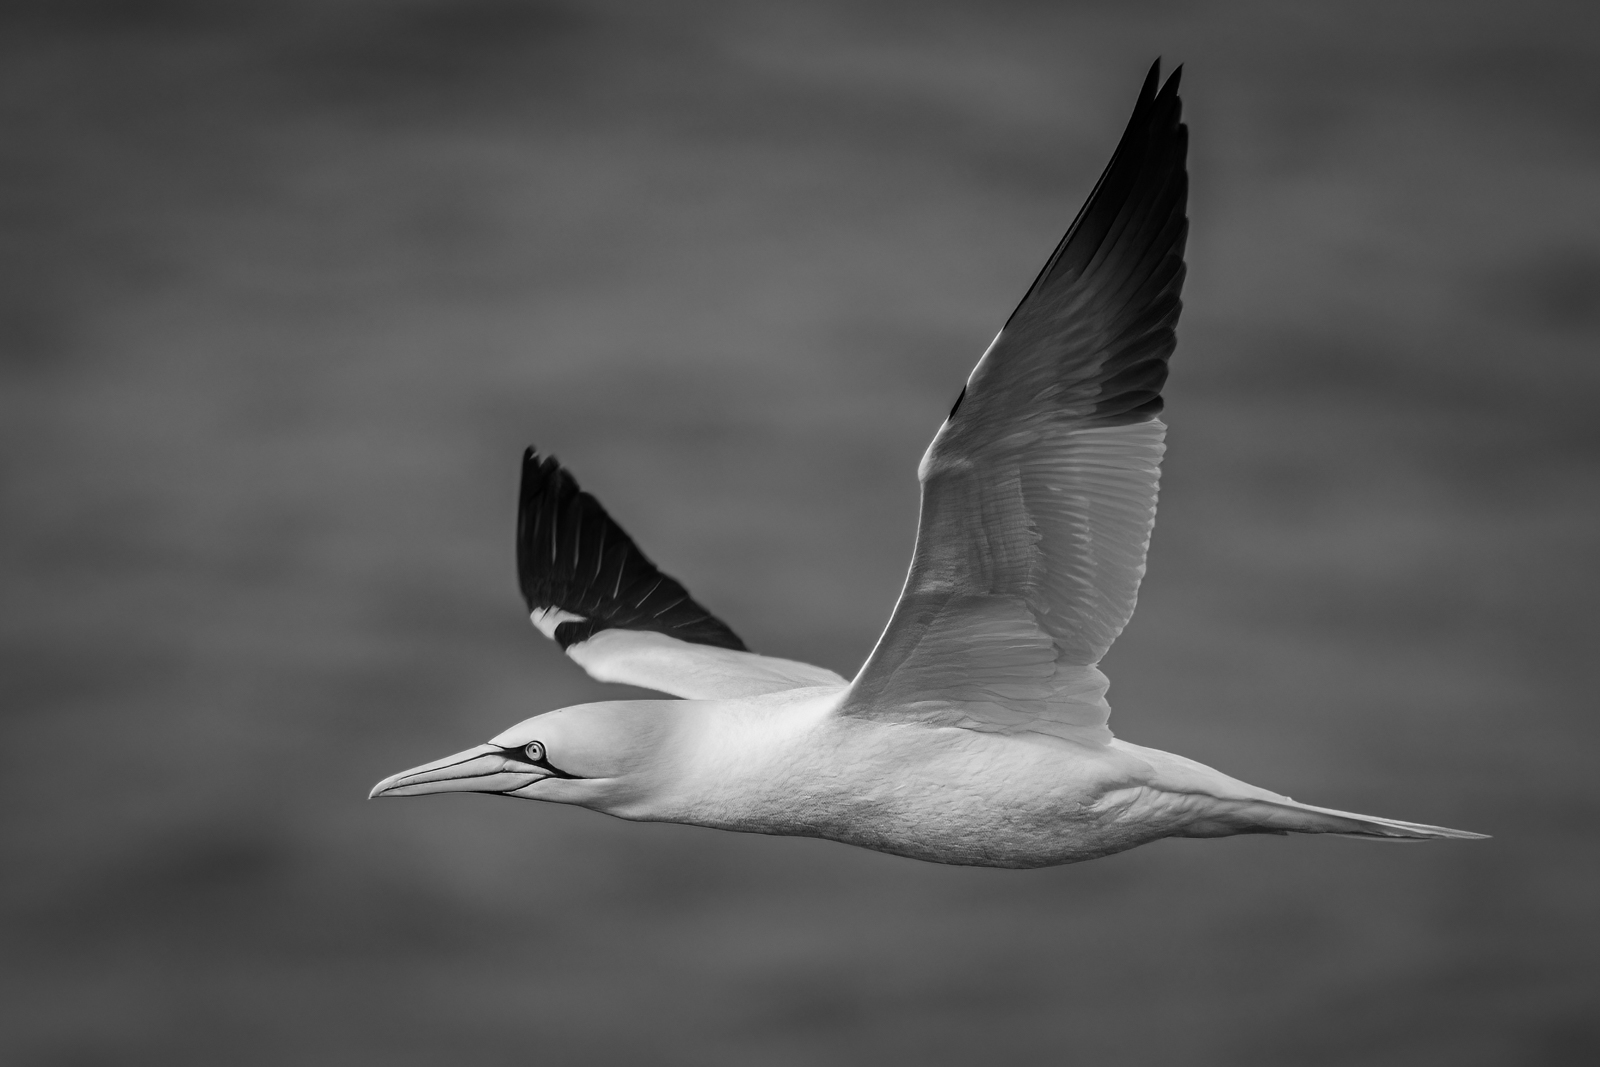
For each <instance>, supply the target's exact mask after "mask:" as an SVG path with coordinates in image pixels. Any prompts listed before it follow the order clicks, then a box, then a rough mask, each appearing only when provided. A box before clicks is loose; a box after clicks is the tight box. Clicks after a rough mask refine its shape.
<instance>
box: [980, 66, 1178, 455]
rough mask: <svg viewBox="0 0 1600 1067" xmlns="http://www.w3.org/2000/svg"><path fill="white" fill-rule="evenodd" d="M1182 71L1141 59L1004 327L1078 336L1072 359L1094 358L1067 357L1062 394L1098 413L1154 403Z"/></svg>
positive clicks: (1139, 414)
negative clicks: (1140, 73)
mask: <svg viewBox="0 0 1600 1067" xmlns="http://www.w3.org/2000/svg"><path fill="white" fill-rule="evenodd" d="M1182 71H1183V68H1182V66H1181V65H1180V66H1178V67H1176V68H1174V69H1173V71H1172V73H1171V75H1169V76H1168V78H1167V80H1166V82H1165V84H1162V83H1161V80H1160V78H1161V61H1160V59H1157V60H1156V61H1155V62H1154V63H1152V64H1151V65H1150V69H1149V71H1148V72H1147V73H1146V75H1145V80H1144V84H1143V86H1142V88H1141V89H1140V92H1139V98H1138V100H1137V102H1136V103H1135V104H1134V107H1133V113H1132V115H1131V116H1129V119H1128V124H1127V126H1126V128H1125V129H1124V130H1123V133H1122V137H1121V138H1120V139H1119V140H1118V142H1117V147H1116V149H1115V150H1114V151H1113V152H1112V154H1111V160H1110V162H1109V163H1108V164H1107V165H1106V168H1105V170H1104V171H1102V172H1101V174H1100V177H1099V179H1098V180H1097V181H1096V182H1095V185H1094V188H1093V190H1092V191H1091V192H1090V194H1089V197H1088V199H1087V200H1085V201H1084V204H1083V207H1082V208H1081V209H1080V210H1079V212H1078V215H1077V217H1076V218H1074V219H1073V221H1072V225H1071V226H1070V227H1068V229H1067V233H1066V236H1064V237H1063V238H1062V239H1061V241H1060V243H1059V244H1057V245H1056V248H1055V251H1054V252H1053V253H1052V254H1051V255H1050V257H1049V259H1047V260H1046V261H1045V265H1044V268H1043V269H1042V270H1041V271H1040V272H1039V275H1038V277H1037V278H1035V279H1034V282H1033V285H1032V286H1030V287H1029V289H1028V292H1027V294H1026V295H1024V297H1023V298H1022V302H1021V303H1019V304H1018V305H1017V308H1016V310H1015V311H1013V312H1012V314H1011V317H1010V318H1009V319H1008V320H1007V322H1006V326H1005V330H1004V331H1002V337H1004V336H1006V334H1007V333H1010V334H1012V339H1013V343H1015V344H1022V345H1054V344H1060V343H1062V338H1064V337H1067V336H1079V337H1083V336H1085V335H1087V338H1088V340H1087V342H1086V343H1087V344H1088V345H1090V346H1091V347H1089V348H1085V349H1079V350H1078V351H1080V352H1081V355H1080V356H1079V357H1078V358H1080V359H1089V360H1093V361H1094V362H1095V363H1096V364H1098V365H1097V366H1093V367H1092V369H1091V367H1090V366H1087V365H1085V364H1083V363H1076V364H1072V365H1071V373H1072V375H1073V381H1072V384H1071V385H1070V386H1068V387H1066V388H1065V389H1064V390H1063V392H1062V394H1061V395H1062V396H1063V397H1067V396H1072V397H1074V398H1075V400H1074V406H1075V408H1076V410H1078V411H1079V412H1080V414H1082V415H1086V416H1087V417H1090V418H1093V419H1094V420H1095V421H1096V422H1099V423H1122V422H1129V421H1143V420H1145V419H1149V418H1152V417H1154V415H1155V414H1156V413H1157V412H1159V411H1160V409H1161V404H1160V395H1161V387H1162V385H1163V384H1164V382H1165V379H1166V363H1167V359H1168V357H1170V356H1171V354H1172V351H1173V347H1174V345H1175V343H1176V338H1175V333H1174V328H1175V326H1176V325H1177V321H1178V314H1179V311H1180V310H1181V308H1182V302H1181V299H1180V295H1181V292H1182V287H1183V278H1184V273H1185V271H1184V266H1183V252H1184V245H1185V242H1186V239H1187V235H1188V221H1187V203H1188V187H1189V180H1188V171H1187V167H1186V162H1185V160H1186V157H1187V154H1188V143H1189V139H1188V127H1187V126H1185V125H1184V123H1183V100H1182V98H1181V97H1180V96H1179V95H1178V87H1179V86H1180V85H1181V83H1182ZM1158 86H1159V88H1158ZM1064 366H1066V365H1065V364H1064Z"/></svg>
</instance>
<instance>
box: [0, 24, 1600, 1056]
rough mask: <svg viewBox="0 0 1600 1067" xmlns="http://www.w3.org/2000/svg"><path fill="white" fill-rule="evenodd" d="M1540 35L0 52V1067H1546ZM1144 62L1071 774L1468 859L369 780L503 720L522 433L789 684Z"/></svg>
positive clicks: (649, 29) (1589, 165) (1558, 993)
mask: <svg viewBox="0 0 1600 1067" xmlns="http://www.w3.org/2000/svg"><path fill="white" fill-rule="evenodd" d="M1595 22H1596V19H1595V16H1594V13H1593V6H1592V5H1591V4H1587V3H1567V4H1558V3H1536V2H1524V3H1518V4H1506V3H1466V2H1451V3H1420V2H1404V0H1401V2H1396V0H1388V2H1383V3H1366V2H1352V3H1340V4H1311V3H1286V2H1261V3H1223V2H1217V3H1190V4H1175V3H1172V4H1161V3H1148V4H1145V3H1081V4H1074V3H1064V2H1057V3H1039V4H1011V3H1002V2H996V0H985V2H970V3H965V2H954V0H951V2H931V0H921V2H917V3H903V4H902V3H878V2H863V0H853V2H820V0H819V2H807V3H764V2H754V0H751V2H739V3H725V4H711V3H656V4H647V3H621V2H614V3H571V4H555V3H548V4H546V3H521V2H489V0H457V2H422V0H411V2H399V0H396V2H379V0H315V2H312V0H304V2H289V0H278V2H270V3H269V2H265V0H263V2H257V3H245V2H240V3H217V2H205V0H193V2H185V0H143V2H135V0H124V2H113V0H10V2H8V3H7V4H6V5H5V6H4V8H3V10H0V123H3V128H4V136H3V138H0V157H3V163H4V165H3V167H0V376H3V378H0V381H3V388H0V509H3V512H0V544H3V545H4V552H3V555H0V579H3V581H0V588H3V590H4V596H3V598H0V627H3V629H0V634H3V641H0V650H3V655H4V671H3V674H0V688H3V692H4V694H5V696H4V703H3V704H0V712H3V714H0V730H3V735H0V737H3V741H0V743H3V746H4V747H3V753H4V758H3V774H0V790H3V794H0V795H3V796H4V800H5V802H4V804H3V806H0V812H3V814H0V820H3V821H0V826H3V828H4V829H3V833H4V840H3V855H4V861H3V863H4V868H5V874H4V877H3V878H0V909H3V914H4V923H3V926H0V1059H3V1060H4V1062H6V1063H7V1064H17V1065H26V1067H100V1065H108V1067H109V1065H116V1067H127V1065H144V1064H150V1065H163V1067H171V1065H197V1067H198V1065H208V1067H209V1065H215V1064H228V1065H230V1067H256V1065H262V1067H266V1065H282V1064H295V1065H320V1064H328V1065H348V1064H382V1065H383V1067H412V1065H419V1067H420V1065H430V1067H432V1065H438V1064H468V1063H470V1064H478V1065H489V1064H533V1063H540V1064H563V1063H571V1064H578V1063H584V1064H621V1065H640V1064H643V1065H655V1064H661V1065H669V1067H705V1065H727V1067H746V1065H761V1067H768V1065H771V1067H789V1065H793V1067H803V1065H813V1064H849V1065H854V1064H861V1065H872V1067H895V1065H906V1067H931V1065H942V1064H969V1063H1004V1064H1023V1063H1051V1064H1056V1063H1071V1064H1086V1065H1093V1064H1133V1065H1142V1064H1184V1065H1199V1067H1256V1065H1260V1067H1282V1065H1287V1064H1293V1065H1328V1067H1333V1065H1343V1064H1359V1065H1362V1067H1401V1065H1406V1067H1409V1065H1449V1067H1479V1065H1482V1067H1489V1065H1496V1067H1498V1065H1503V1064H1508V1063H1516V1064H1519V1065H1537V1067H1543V1065H1550V1067H1558V1065H1568V1064H1571V1065H1577V1064H1590V1063H1595V1062H1600V1013H1597V1012H1596V1010H1595V1005H1596V1003H1600V975H1597V948H1600V945H1597V942H1600V925H1597V920H1596V918H1595V910H1596V908H1595V902H1596V901H1597V900H1600V840H1597V832H1596V822H1597V819H1600V799H1597V793H1596V789H1595V784H1594V783H1595V781H1596V773H1595V761H1596V755H1595V754H1596V752H1597V751H1600V715H1597V713H1596V706H1595V703H1596V702H1595V697H1594V685H1593V681H1592V679H1593V662H1594V656H1595V651H1594V650H1595V648H1596V638H1597V636H1600V635H1597V632H1596V623H1595V603H1596V601H1597V599H1600V580H1597V579H1600V574H1597V562H1596V551H1595V546H1596V542H1597V536H1596V535H1597V525H1600V524H1597V521H1596V520H1597V517H1600V492H1597V474H1600V431H1597V429H1596V427H1597V422H1596V416H1595V405H1596V400H1597V388H1596V386H1597V384H1600V367H1597V352H1600V32H1597V30H1596V27H1595ZM1158 55H1160V56H1163V57H1164V58H1165V60H1166V62H1167V63H1168V64H1169V65H1170V64H1172V63H1175V62H1182V63H1184V64H1185V77H1184V86H1185V94H1184V95H1185V97H1186V99H1187V111H1186V115H1187V120H1188V122H1189V124H1190V131H1191V143H1192V152H1191V159H1190V167H1191V173H1192V194H1191V199H1190V213H1191V218H1192V230H1191V236H1190V242H1189V264H1190V273H1189V282H1188V286H1187V289H1186V292H1185V302H1186V311H1185V313H1184V318H1183V321H1182V324H1181V325H1180V329H1179V347H1178V352H1177V355H1176V356H1175V357H1174V359H1173V363H1172V370H1173V373H1172V378H1171V381H1170V385H1169V388H1168V392H1167V397H1168V407H1167V416H1166V417H1167V420H1168V422H1169V423H1170V425H1171V432H1170V435H1169V443H1170V451H1169V453H1168V463H1167V467H1166V479H1165V483H1164V486H1163V495H1162V501H1161V511H1160V518H1159V521H1158V524H1157V527H1156V533H1155V540H1154V545H1153V550H1152V555H1151V568H1150V573H1149V577H1148V579H1147V581H1146V583H1145V586H1144V593H1143V596H1142V599H1141V603H1140V608H1139V612H1138V614H1136V615H1135V617H1134V621H1133V623H1132V625H1131V626H1130V627H1129V629H1128V631H1127V632H1126V633H1125V635H1124V636H1123V638H1122V640H1121V641H1120V643H1119V644H1118V645H1117V646H1116V648H1115V649H1114V650H1113V652H1112V654H1111V656H1110V657H1109V659H1108V661H1107V671H1108V673H1109V674H1110V675H1111V677H1112V689H1111V693H1110V696H1111V700H1112V704H1113V707H1114V708H1115V714H1114V716H1113V719H1112V726H1113V728H1114V729H1116V730H1117V732H1118V733H1119V735H1121V736H1123V737H1126V738H1128V739H1129V740H1132V741H1135V742H1138V743H1141V744H1148V745H1154V746H1157V747H1162V748H1169V749H1173V750H1175V751H1178V752H1182V753H1184V754H1186V755H1189V756H1192V757H1194V758H1196V759H1200V760H1202V761H1204V762H1207V763H1210V764H1212V765H1214V766H1216V767H1218V768H1220V769H1222V770H1224V771H1227V772H1229V773H1231V774H1235V775H1238V776H1239V777H1242V778H1244V779H1246V780H1249V781H1253V782H1257V783H1259V784H1261V785H1264V786H1267V787H1269V788H1273V789H1277V790H1280V791H1283V792H1287V793H1290V794H1292V795H1293V796H1295V797H1297V798H1299V799H1301V800H1306V801H1310V802H1313V803H1318V804H1325V805H1330V806H1335V807H1341V808H1349V809H1354V810H1357V811H1365V812H1371V813H1373V814H1378V815H1385V816H1391V817H1397V818H1403V819H1410V820H1416V821H1423V822H1431V823H1442V824H1445V825H1449V826H1458V827H1462V828H1466V829H1472V830H1478V831H1483V832H1487V833H1491V834H1493V835H1495V836H1494V840H1492V841H1487V842H1477V843H1462V844H1457V843H1438V844H1424V845H1413V846H1404V847H1402V846H1384V845H1376V844H1370V843H1364V842H1354V841H1344V840H1333V839H1328V840H1317V839H1278V838H1241V839H1233V840H1227V841H1209V842H1163V843H1158V844H1156V845H1152V846H1149V847H1146V848H1142V849H1138V850H1136V851H1134V852H1131V853H1127V854H1124V855H1119V856H1115V857H1112V858H1109V859H1104V860H1099V861H1096V862H1093V863H1089V864H1085V865H1082V866H1077V867H1066V868H1059V869H1054V870H1048V871H1037V872H1005V871H984V870H963V869H952V868H941V867H937V866H932V865H925V864H919V863H915V862H912V861H907V860H900V859H894V858H890V857H885V856H880V855H876V854H872V853H869V852H864V851H857V850H852V849H849V848H846V847H844V846H840V845H834V844H828V843H823V842H816V841H806V840H785V839H772V838H761V837H743V836H735V835H726V834H719V833H715V832H712V831H706V830H699V829H693V828H686V827H677V826H654V825H632V824H627V823H623V822H619V821H616V820H612V819H608V818H605V817H603V816H600V815H596V814H593V813H590V812H585V811H578V810H566V809H560V808H555V807H550V806H543V805H534V804H510V803H499V802H490V801H489V800H487V799H485V798H482V797H446V798H435V799H433V800H429V801H415V802H410V803H382V804H370V803H368V802H367V801H366V799H365V796H366V791H367V789H368V788H369V787H370V786H371V784H372V783H373V782H374V781H376V780H377V779H379V778H381V777H383V776H385V775H387V774H390V773H392V772H395V771H398V770H401V769H403V768H405V767H408V766H411V765H413V764H416V763H420V762H423V761H425V760H428V759H432V758H434V757H436V756H440V755H443V754H445V753H448V752H452V751H455V750H457V749H461V748H465V747H467V746H469V745H472V744H476V743H478V742H480V741H482V740H485V739H486V738H488V737H489V736H491V735H493V734H494V733H496V732H498V731H499V730H501V729H502V728H504V727H505V726H508V725H510V724H511V723H513V722H515V721H517V720H519V719H521V718H524V717H526V716H528V715H532V714H534V713H536V712H540V711H544V710H548V709H551V708H554V707H559V706H563V705H566V704H571V703H576V702H579V701H582V700H586V699H595V698H598V697H600V696H603V695H606V694H614V693H618V692H624V691H623V690H620V689H616V688H608V687H604V686H601V685H599V684H596V683H592V682H590V681H588V680H587V679H586V678H585V677H584V676H583V675H582V674H581V672H580V671H579V670H578V669H577V668H576V667H575V666H573V665H572V664H570V663H568V662H566V661H565V660H564V659H563V658H562V657H561V656H560V654H559V652H558V651H557V650H556V649H555V648H554V647H553V646H551V645H549V644H547V643H545V642H544V641H543V640H542V639H541V638H539V637H538V636H537V635H536V634H535V633H534V632H533V630H532V629H531V628H530V627H529V626H528V625H527V622H526V619H525V617H524V615H523V612H522V606H521V603H520V601H519V599H518V596H517V593H516V587H515V581H514V574H513V569H512V554H511V534H512V519H513V512H514V506H515V500H514V492H515V482H516V476H517V469H518V460H519V455H520V451H521V449H522V447H523V446H524V445H526V444H529V443H536V444H538V445H539V446H540V447H541V448H542V449H545V450H549V451H553V452H555V453H556V454H557V455H559V456H560V458H561V459H562V460H563V461H564V462H565V463H566V464H567V465H568V466H570V467H571V468H572V470H573V471H574V472H575V473H576V475H577V476H578V478H579V479H580V480H581V481H582V482H583V484H584V486H585V488H588V489H590V490H592V491H593V492H594V493H595V494H596V495H597V496H598V497H599V498H600V499H601V500H602V501H603V502H604V503H605V504H606V505H607V506H608V508H609V509H610V510H611V512H612V514H613V515H614V516H615V517H616V518H617V519H618V521H620V522H621V523H622V524H623V525H624V526H625V527H626V528H627V529H628V530H629V531H630V532H631V533H632V534H633V535H634V536H635V537H636V538H637V539H638V541H639V543H640V544H641V546H642V547H643V548H644V550H645V551H646V552H647V553H648V554H649V555H650V556H651V557H652V558H654V559H655V560H656V561H657V562H658V563H660V564H661V566H662V567H663V569H665V570H667V571H668V572H669V573H671V574H673V575H675V576H676V577H678V578H680V579H681V580H682V581H683V582H684V584H685V585H687V586H688V588H689V589H690V590H691V591H692V592H693V593H694V594H695V596H696V597H697V598H698V599H700V600H701V601H702V602H703V603H705V604H706V605H707V606H709V607H710V608H711V609H712V610H714V611H716V612H717V613H718V614H719V615H721V616H722V617H723V618H725V619H726V620H727V621H728V622H729V623H730V624H731V625H732V626H733V627H734V629H735V630H737V631H738V632H739V633H740V634H741V635H742V636H743V637H744V638H745V639H746V640H747V641H748V642H749V643H750V644H751V645H752V647H754V648H756V649H757V650H759V651H765V652H771V653H774V654H779V655H785V656H791V657H796V658H805V659H812V660H814V661H816V662H819V663H822V664H824V665H826V666H829V667H832V668H834V669H836V670H839V671H841V672H843V673H845V674H849V673H852V672H853V671H854V669H855V668H856V666H857V665H858V664H859V662H860V661H861V659H862V658H863V657H864V656H865V654H866V652H867V651H868V649H869V648H870V647H871V644H872V642H873V640H874V639H875V637H876V635H877V633H878V630H879V628H880V627H881V626H882V624H883V622H884V620H885V619H886V618H887V615H888V612H889V608H890V606H891V605H892V603H893V601H894V598H895V595H896V594H897V592H898V590H899V586H900V582H901V580H902V578H903V576H904V569H905V565H906V562H907V560H908V559H909V553H910V549H911V541H912V536H913V533H914V530H915V508H916V481H915V473H914V472H915V465H916V461H917V459H918V457H919V456H920V454H921V452H922V449H923V448H924V447H925V445H926V443H927V441H928V439H929V438H930V436H931V435H932V433H933V431H934V430H935V429H936V428H937V426H938V424H939V422H940V420H941V419H942V418H943V416H944V414H945V412H946V411H947V410H948V408H949V406H950V403H951V401H952V400H953V399H954V398H955V395H956V393H957V392H958V390H959V389H960V387H961V383H962V380H963V378H964V376H965V375H966V373H967V371H968V369H969V368H970V366H971V364H972V363H973V361H974V360H975V359H976V357H977V355H978V354H979V352H980V351H981V350H982V349H983V347H984V345H985V344H986V343H987V341H988V340H989V338H990V336H991V335H992V334H993V332H994V331H995V330H996V329H997V328H998V327H999V325H1000V323H1002V322H1003V321H1004V319H1005V317H1006V315H1007V314H1008V313H1009V312H1010V310H1011V308H1012V306H1013V304H1014V303H1015V301H1016V300H1017V299H1018V298H1019V297H1020V295H1021V293H1022V291H1023V290H1024V288H1025V287H1026V286H1027V284H1028V283H1029V281H1031V279H1032V278H1033V275H1034V273H1035V272H1036V271H1037V269H1038V267H1039V266H1040V264H1041V263H1042V261H1043V260H1044V258H1045V256H1046V255H1047V254H1048V253H1049V251H1050V249H1051V248H1052V247H1053V245H1054V244H1055V242H1056V240H1057V239H1058V238H1059V236H1060V235H1061V232H1062V231H1063V229H1064V228H1065V226H1066V224H1067V223H1068V222H1069V221H1070V219H1071V218H1072V216H1073V214H1074V212H1075V211H1076V210H1077V208H1078V205H1079V204H1080V202H1081V201H1082V200H1083V198H1084V197H1085V196H1086V195H1087V193H1088V191H1089V189H1090V186H1091V185H1092V183H1093V181H1094V178H1095V176H1096V175H1097V174H1098V172H1099V170H1100V168H1101V167H1102V165H1103V164H1104V163H1105V161H1106V159H1107V157H1108V155H1109V153H1110V151H1111V148H1112V146H1113V144H1114V143H1115V140H1116V137H1117V135H1118V134H1119V132H1120V131H1121V128H1122V124H1123V123H1124V121H1125V120H1126V118H1127V115H1128V112H1129V110H1130V108H1131V106H1132V103H1133V100H1134V97H1135V95H1136V93H1137V90H1138V87H1139V84H1140V81H1141V79H1142V78H1143V76H1144V72H1145V69H1146V67H1147V66H1148V65H1149V63H1150V61H1151V60H1152V59H1154V58H1155V57H1156V56H1158Z"/></svg>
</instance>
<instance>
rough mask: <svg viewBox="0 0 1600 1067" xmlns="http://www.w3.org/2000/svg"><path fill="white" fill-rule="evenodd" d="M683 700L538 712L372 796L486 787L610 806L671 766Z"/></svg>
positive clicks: (399, 777)
mask: <svg viewBox="0 0 1600 1067" xmlns="http://www.w3.org/2000/svg"><path fill="white" fill-rule="evenodd" d="M682 706H683V705H682V702H681V701H665V700H663V701H655V700H629V701H608V702H604V703H598V704H578V705H575V706H573V707H570V708H562V709H561V710H559V711H550V712H546V713H544V714H543V715H535V716H534V717H533V718H531V719H525V720H523V721H522V722H520V723H518V724H517V725H515V726H513V727H511V729H509V730H506V731H504V732H503V733H501V734H499V735H498V736H496V737H493V738H491V739H490V740H489V742H488V743H487V744H482V745H478V746H477V747H475V748H469V749H467V750H466V751H464V752H457V753H456V754H455V755H453V756H446V757H445V758H443V759H439V760H434V761H433V762H432V763H424V764H423V765H422V766H420V767H413V768H411V769H410V770H409V771H402V772H400V773H399V774H396V775H393V776H391V777H389V778H385V779H384V780H383V781H381V782H379V783H378V784H377V785H376V786H374V787H373V789H372V793H371V796H373V797H415V796H425V795H427V794H430V793H489V794H492V795H495V796H505V797H517V798H520V799H524V800H552V801H555V802H557V803H561V804H581V805H584V806H586V807H598V808H602V809H605V810H611V809H612V808H613V807H615V806H617V805H620V804H624V803H626V801H627V800H628V799H630V798H636V797H638V796H641V795H645V794H648V793H649V792H650V791H651V790H652V789H654V788H656V787H658V786H659V785H660V784H661V782H660V780H661V779H662V778H663V776H664V775H666V774H667V773H670V769H671V768H672V766H673V765H674V762H675V756H674V750H675V748H676V747H677V746H676V745H675V743H674V742H675V740H676V738H677V735H678V734H679V732H680V731H679V730H678V729H677V728H676V727H677V725H678V719H679V716H677V715H675V714H674V711H676V710H677V708H681V707H682Z"/></svg>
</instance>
